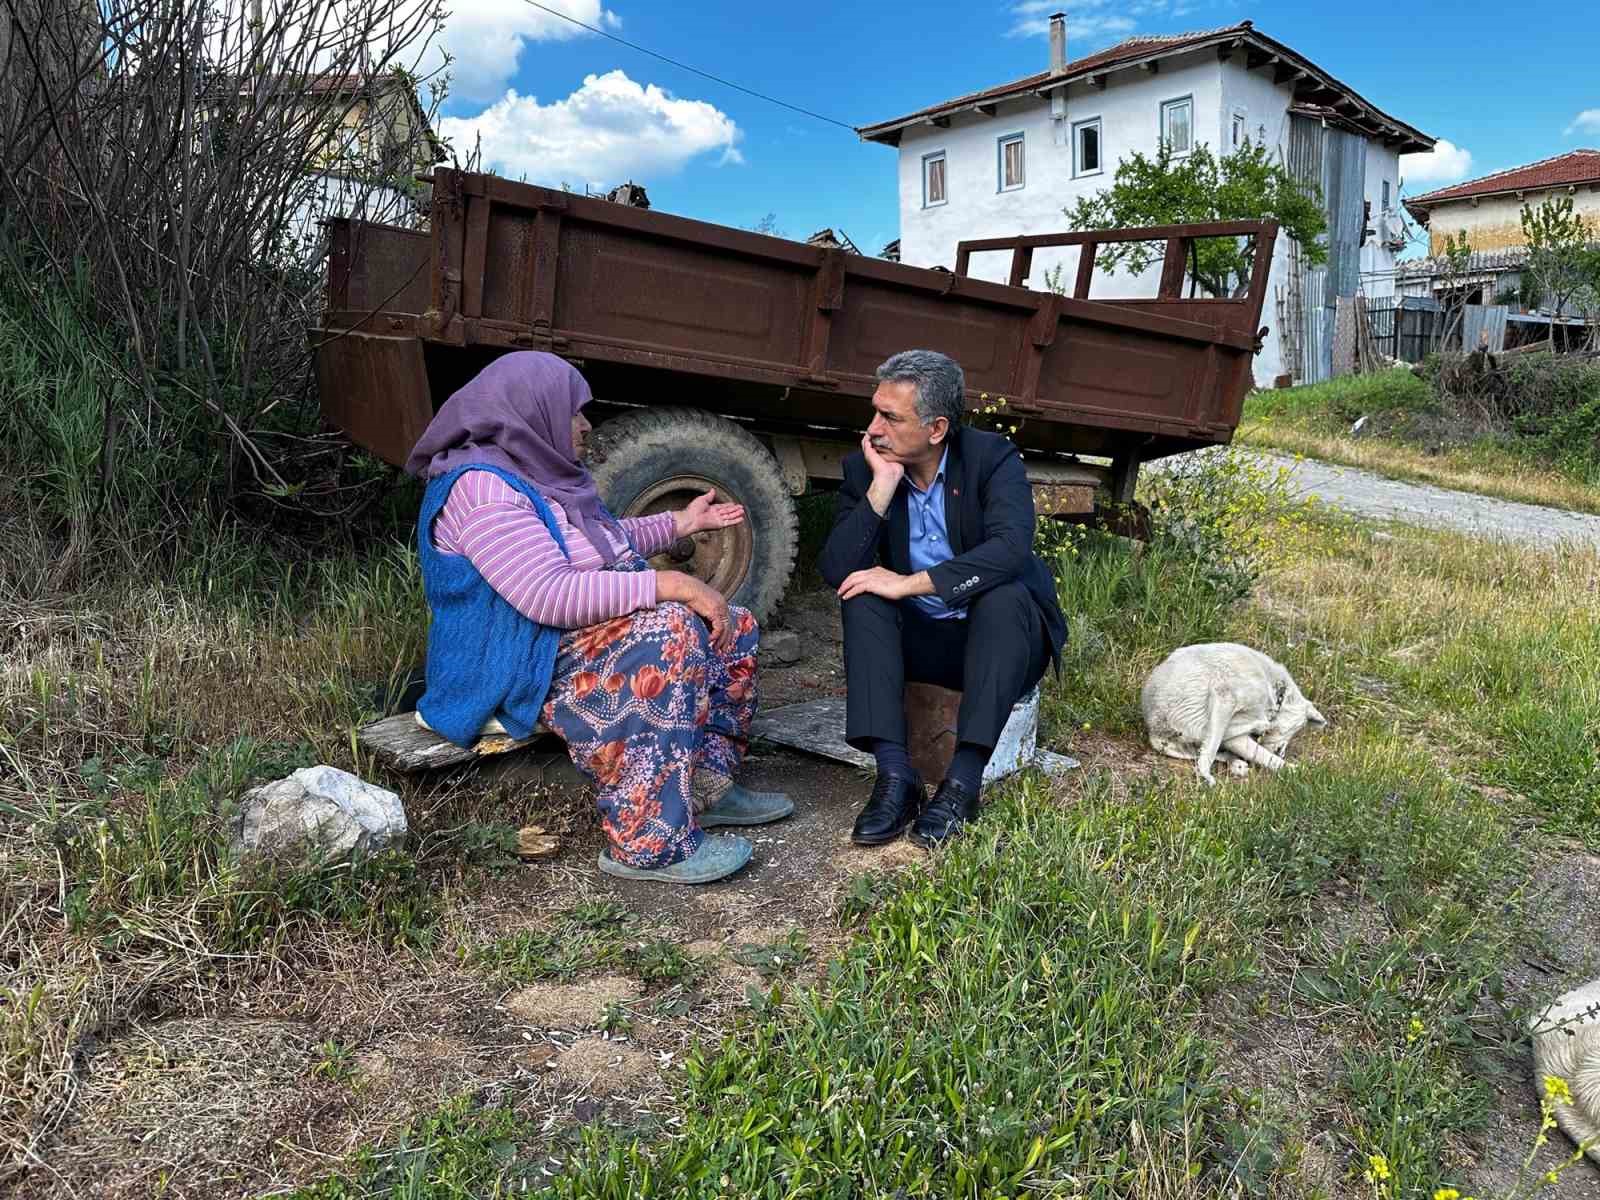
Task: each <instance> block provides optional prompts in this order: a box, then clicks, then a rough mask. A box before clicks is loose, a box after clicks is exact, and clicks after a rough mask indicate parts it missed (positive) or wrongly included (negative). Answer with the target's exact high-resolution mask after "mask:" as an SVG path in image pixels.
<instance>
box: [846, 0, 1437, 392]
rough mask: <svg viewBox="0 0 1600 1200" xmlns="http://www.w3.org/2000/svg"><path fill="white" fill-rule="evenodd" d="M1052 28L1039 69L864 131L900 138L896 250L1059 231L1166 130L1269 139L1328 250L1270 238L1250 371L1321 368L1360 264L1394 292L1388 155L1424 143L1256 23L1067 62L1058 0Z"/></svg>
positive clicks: (1134, 288)
mask: <svg viewBox="0 0 1600 1200" xmlns="http://www.w3.org/2000/svg"><path fill="white" fill-rule="evenodd" d="M1050 32H1051V37H1050V42H1051V61H1050V66H1049V69H1047V70H1044V71H1040V72H1039V73H1037V74H1034V75H1029V76H1027V77H1025V78H1023V79H1019V80H1016V81H1015V82H1012V83H1006V84H1001V85H1000V86H998V87H992V88H988V89H986V90H984V91H981V92H975V93H973V94H971V95H967V96H960V97H958V98H956V99H954V100H946V101H944V102H942V103H939V104H935V105H932V106H930V107H928V108H924V109H920V110H919V111H917V112H914V113H911V114H909V115H908V116H903V117H897V118H895V119H893V120H890V121H883V122H880V123H878V124H876V125H868V126H865V127H863V128H861V129H859V130H858V131H857V132H858V133H859V134H860V135H861V137H862V138H864V139H866V140H868V141H874V142H881V143H883V144H885V145H890V146H895V147H897V148H898V149H899V151H900V256H901V261H903V262H906V263H910V264H912V265H914V266H924V267H931V266H945V267H950V266H953V265H954V263H955V258H956V245H957V243H959V242H961V241H962V240H964V239H971V238H985V237H1001V236H1006V235H1012V234H1023V233H1051V232H1056V231H1060V230H1064V229H1066V228H1067V227H1068V222H1067V218H1066V216H1065V214H1064V211H1063V210H1065V209H1069V208H1071V207H1072V206H1073V205H1074V204H1075V203H1076V202H1077V200H1078V198H1079V197H1080V196H1084V195H1087V194H1090V193H1092V192H1095V191H1098V190H1099V189H1101V188H1104V187H1108V186H1109V185H1110V183H1111V181H1112V177H1113V175H1114V173H1115V170H1116V165H1117V162H1118V161H1119V160H1120V159H1121V158H1122V157H1123V156H1124V155H1127V154H1130V153H1133V152H1135V151H1141V152H1143V153H1145V154H1146V155H1154V154H1155V153H1156V151H1157V150H1158V147H1159V143H1160V141H1161V140H1163V139H1164V140H1166V141H1168V142H1170V143H1171V144H1172V146H1173V147H1174V149H1175V150H1176V151H1177V152H1178V153H1180V154H1181V153H1186V152H1187V151H1188V150H1189V149H1190V148H1191V147H1193V146H1196V145H1199V144H1201V143H1204V144H1207V145H1209V146H1210V147H1211V148H1212V149H1213V151H1214V152H1217V153H1219V154H1223V153H1227V152H1228V151H1229V150H1231V149H1233V148H1234V147H1236V146H1237V145H1239V144H1240V143H1241V142H1242V141H1244V140H1245V139H1247V138H1248V139H1249V140H1251V141H1253V142H1256V143H1258V144H1260V143H1263V142H1265V143H1266V144H1268V145H1270V146H1274V147H1276V148H1278V150H1279V151H1280V152H1281V154H1282V155H1283V159H1284V161H1285V162H1286V163H1287V164H1288V165H1289V167H1290V169H1291V171H1293V172H1294V174H1295V175H1296V176H1297V177H1299V178H1302V179H1306V180H1309V181H1311V182H1313V183H1315V184H1316V186H1317V187H1318V188H1319V189H1320V190H1321V194H1322V196H1323V200H1324V206H1325V208H1326V209H1327V211H1328V216H1329V221H1328V227H1329V233H1328V237H1327V241H1328V246H1329V256H1328V262H1327V263H1326V264H1325V265H1324V266H1322V267H1318V268H1315V269H1311V268H1308V267H1305V266H1304V265H1303V264H1301V263H1300V260H1299V255H1298V253H1297V252H1296V248H1295V247H1294V246H1293V245H1292V244H1290V243H1289V241H1288V239H1287V238H1281V239H1280V241H1279V244H1278V249H1277V251H1276V253H1275V255H1274V261H1273V265H1272V274H1271V290H1270V294H1269V296H1268V298H1267V303H1266V307H1265V309H1264V310H1263V313H1262V323H1263V324H1264V325H1266V326H1268V328H1269V333H1268V336H1267V338H1266V339H1265V344H1264V347H1263V350H1262V353H1261V355H1260V356H1259V357H1258V358H1257V359H1256V379H1257V382H1258V383H1260V384H1262V385H1270V384H1271V383H1272V381H1273V380H1274V379H1275V378H1277V377H1278V376H1280V375H1288V376H1291V377H1292V378H1293V379H1294V380H1295V381H1296V382H1299V381H1302V380H1316V379H1322V378H1326V377H1327V374H1328V372H1329V363H1330V355H1331V345H1332V331H1333V322H1334V318H1333V314H1334V310H1335V307H1336V300H1337V298H1338V297H1339V296H1352V295H1354V294H1355V292H1356V290H1357V288H1358V287H1360V286H1361V285H1362V280H1363V277H1365V279H1366V280H1367V286H1366V287H1365V289H1364V290H1365V291H1366V292H1367V294H1368V295H1373V294H1383V293H1386V292H1392V290H1393V284H1392V279H1393V269H1394V256H1395V252H1396V250H1397V249H1399V248H1400V246H1401V245H1402V244H1403V232H1402V226H1401V222H1400V215H1399V194H1398V193H1399V174H1400V169H1399V156H1400V155H1401V154H1409V153H1416V152H1421V151H1426V150H1429V149H1431V148H1432V146H1433V142H1434V139H1432V138H1431V137H1429V136H1428V135H1427V134H1425V133H1422V132H1420V131H1419V130H1417V129H1414V128H1412V127H1411V126H1410V125H1407V124H1405V123H1404V122H1402V121H1398V120H1396V119H1395V118H1394V117H1391V116H1389V115H1387V114H1386V113H1384V112H1382V111H1381V110H1379V109H1378V108H1377V107H1376V106H1374V105H1373V104H1372V103H1371V102H1369V101H1368V100H1366V99H1365V98H1363V97H1362V96H1360V95H1358V94H1357V93H1356V92H1355V91H1353V90H1352V89H1351V88H1349V87H1347V86H1346V85H1345V84H1343V83H1340V82H1339V81H1338V80H1337V79H1334V78H1333V77H1332V76H1330V75H1329V74H1328V73H1327V72H1326V71H1324V70H1322V68H1320V67H1318V66H1316V65H1315V64H1314V63H1312V62H1310V61H1309V60H1308V59H1306V58H1303V57H1302V56H1301V55H1299V54H1297V53H1296V52H1295V51H1293V50H1291V49H1290V48H1289V47H1287V46H1285V45H1283V44H1282V43H1281V42H1278V41H1275V40H1274V39H1272V38H1270V37H1267V36H1266V35H1265V34H1263V33H1260V32H1259V31H1257V30H1256V29H1255V27H1254V26H1253V25H1252V23H1251V22H1249V21H1244V22H1242V23H1240V24H1238V25H1230V26H1228V27H1226V28H1223V29H1214V30H1209V31H1206V32H1200V33H1186V34H1177V35H1171V36H1160V37H1133V38H1129V39H1127V40H1126V41H1123V42H1119V43H1118V44H1117V45H1115V46H1112V47H1111V48H1109V49H1107V50H1102V51H1099V52H1097V53H1095V54H1091V55H1089V56H1087V57H1085V58H1079V59H1076V60H1068V58H1067V56H1066V23H1065V19H1064V17H1063V16H1062V15H1061V14H1057V15H1056V16H1054V17H1052V18H1051V30H1050ZM1077 253H1078V252H1077V250H1076V249H1067V250H1062V251H1055V252H1050V251H1040V252H1038V253H1037V254H1036V255H1035V256H1034V260H1033V268H1032V275H1031V276H1030V278H1029V280H1028V285H1029V286H1030V287H1034V288H1043V287H1044V286H1045V273H1046V272H1047V271H1049V270H1050V269H1051V268H1052V267H1056V266H1061V267H1063V270H1064V277H1065V278H1066V279H1071V278H1072V277H1073V271H1074V269H1075V265H1076V261H1077ZM1008 267H1009V261H1008V256H1006V255H1000V254H990V255H978V256H974V258H973V261H972V265H971V271H972V273H973V274H974V275H979V276H982V277H984V278H990V279H997V280H1004V278H1005V276H1006V271H1007V269H1008ZM1158 276H1159V264H1158V267H1157V268H1156V269H1154V270H1152V271H1150V272H1147V273H1146V274H1145V275H1144V276H1142V277H1141V276H1132V275H1129V274H1126V273H1121V274H1116V275H1112V274H1110V273H1109V272H1107V271H1105V270H1104V269H1102V270H1098V271H1096V273H1095V287H1094V290H1093V292H1092V293H1091V295H1094V296H1106V297H1114V296H1139V295H1150V296H1153V295H1154V294H1155V290H1156V282H1157V279H1158Z"/></svg>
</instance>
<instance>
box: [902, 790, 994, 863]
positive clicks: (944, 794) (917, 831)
mask: <svg viewBox="0 0 1600 1200" xmlns="http://www.w3.org/2000/svg"><path fill="white" fill-rule="evenodd" d="M977 816H978V797H977V796H975V795H973V794H972V793H971V792H969V791H967V789H966V788H964V787H962V786H961V785H960V784H959V783H955V782H953V781H951V780H949V779H946V780H945V781H944V782H943V783H941V784H940V785H939V790H938V791H936V792H934V793H933V799H932V800H930V801H929V802H928V807H927V808H925V809H923V810H922V815H921V816H920V817H918V818H917V823H916V825H915V826H914V827H913V828H912V830H911V840H912V841H913V842H915V843H916V844H917V845H919V846H921V847H923V848H924V849H927V850H932V849H933V848H934V847H935V846H939V845H942V844H943V843H944V842H945V841H946V840H947V839H948V838H951V837H953V836H955V835H956V834H958V833H960V832H961V827H962V826H963V825H965V824H966V823H967V822H968V821H971V820H975V819H976V818H977Z"/></svg>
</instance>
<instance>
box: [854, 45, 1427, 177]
mask: <svg viewBox="0 0 1600 1200" xmlns="http://www.w3.org/2000/svg"><path fill="white" fill-rule="evenodd" d="M1247 43H1253V44H1254V46H1255V48H1256V49H1258V50H1260V51H1262V52H1264V53H1266V54H1267V55H1268V58H1267V60H1266V61H1265V62H1263V63H1262V64H1260V65H1261V66H1271V65H1273V64H1274V63H1275V62H1281V60H1284V59H1288V60H1290V62H1289V63H1288V64H1286V65H1288V66H1291V67H1292V69H1293V70H1295V71H1296V72H1298V73H1299V75H1300V77H1301V78H1306V77H1310V78H1312V79H1314V80H1316V81H1317V82H1318V83H1319V85H1320V86H1321V88H1322V89H1323V90H1326V91H1329V92H1334V93H1338V94H1339V95H1340V96H1342V97H1344V98H1345V99H1346V102H1348V103H1351V104H1353V105H1355V106H1356V107H1357V108H1358V109H1360V110H1361V113H1360V116H1362V117H1365V118H1367V119H1368V120H1369V121H1370V122H1371V123H1372V124H1374V125H1377V126H1378V127H1379V128H1378V130H1377V133H1378V134H1381V135H1382V138H1383V141H1384V143H1385V144H1386V145H1387V144H1389V143H1390V142H1394V143H1395V144H1396V149H1397V151H1398V153H1400V154H1422V153H1426V152H1427V151H1429V150H1432V149H1433V147H1434V143H1435V141H1436V140H1437V139H1435V138H1433V137H1431V136H1430V135H1428V134H1426V133H1424V132H1422V130H1420V129H1417V128H1415V127H1414V126H1411V125H1407V124H1406V123H1405V122H1404V121H1401V120H1398V119H1397V118H1395V117H1391V116H1390V115H1389V114H1388V113H1386V112H1384V111H1383V110H1382V109H1380V108H1378V107H1377V106H1376V105H1374V104H1372V103H1371V102H1369V101H1368V100H1366V99H1365V98H1364V97H1363V96H1362V95H1361V94H1360V93H1359V92H1357V91H1356V90H1355V89H1354V88H1351V87H1349V86H1347V85H1346V84H1344V83H1341V82H1340V81H1339V80H1337V79H1335V78H1334V77H1333V76H1332V75H1329V74H1328V73H1327V72H1326V71H1324V70H1322V69H1321V68H1320V67H1318V66H1317V65H1316V64H1315V63H1313V62H1311V60H1310V59H1307V58H1305V57H1304V56H1303V55H1301V54H1298V53H1297V52H1295V51H1294V50H1292V49H1290V48H1289V47H1288V46H1286V45H1284V44H1283V43H1282V42H1279V41H1277V40H1276V39H1275V38H1271V37H1268V36H1267V35H1266V34H1263V33H1259V32H1257V31H1256V30H1254V29H1248V28H1238V27H1235V28H1231V29H1224V30H1221V31H1219V32H1217V33H1215V34H1212V35H1210V36H1207V37H1204V38H1200V39H1198V40H1196V41H1192V42H1184V43H1183V44H1182V45H1179V46H1164V47H1158V48H1153V49H1152V50H1151V51H1150V52H1149V53H1148V54H1141V55H1136V56H1134V57H1131V58H1124V59H1118V60H1117V61H1116V62H1114V63H1107V64H1104V65H1100V66H1094V67H1089V68H1085V69H1082V70H1077V71H1073V70H1070V69H1069V70H1067V71H1064V72H1062V74H1060V75H1059V76H1054V77H1050V78H1047V79H1045V80H1039V79H1038V78H1037V77H1030V78H1029V80H1028V82H1026V83H1022V82H1020V81H1019V83H1018V84H1017V85H1015V86H1013V87H1011V88H1009V89H1007V90H1005V91H1000V92H989V93H979V94H978V95H977V96H976V97H975V98H973V99H971V100H966V101H962V102H960V103H956V104H950V105H934V106H933V107H931V108H925V109H921V110H919V111H917V112H915V113H911V114H909V115H907V116H904V117H896V118H895V119H893V120H890V121H880V122H878V123H877V124H874V125H863V126H860V127H858V128H857V129H856V134H857V135H858V136H859V137H860V138H861V140H862V141H867V142H879V143H881V144H883V145H886V146H894V145H898V144H899V142H900V135H901V132H902V131H903V130H905V129H907V128H910V127H912V126H915V125H924V124H927V125H932V124H949V121H950V119H951V118H952V117H956V116H960V115H962V114H964V113H968V112H975V111H977V110H978V109H979V108H980V107H991V106H993V105H995V104H1003V103H1005V102H1006V101H1008V100H1017V99H1021V98H1023V97H1025V96H1029V95H1039V96H1047V95H1049V93H1050V92H1052V91H1054V90H1055V89H1057V88H1060V87H1064V86H1065V85H1067V84H1069V83H1076V82H1078V81H1080V80H1082V79H1086V78H1091V77H1093V76H1096V75H1109V74H1111V73H1112V72H1114V71H1126V70H1129V69H1132V68H1136V67H1142V66H1144V65H1145V64H1147V63H1150V62H1154V61H1157V60H1159V59H1162V58H1169V57H1171V56H1173V55H1176V54H1192V53H1194V52H1196V51H1201V50H1207V49H1211V48H1215V47H1220V46H1223V45H1225V44H1227V45H1233V46H1238V47H1246V44H1247ZM1285 82H1289V81H1285ZM1294 82H1297V81H1294Z"/></svg>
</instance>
